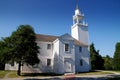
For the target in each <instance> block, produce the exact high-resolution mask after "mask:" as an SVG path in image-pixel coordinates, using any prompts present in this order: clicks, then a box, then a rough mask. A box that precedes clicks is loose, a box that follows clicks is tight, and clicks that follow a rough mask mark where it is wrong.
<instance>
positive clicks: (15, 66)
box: [5, 62, 18, 71]
mask: <svg viewBox="0 0 120 80" xmlns="http://www.w3.org/2000/svg"><path fill="white" fill-rule="evenodd" d="M5 70H15V71H17V70H18V64H17V63H16V62H15V63H14V65H13V66H12V65H11V64H5Z"/></svg>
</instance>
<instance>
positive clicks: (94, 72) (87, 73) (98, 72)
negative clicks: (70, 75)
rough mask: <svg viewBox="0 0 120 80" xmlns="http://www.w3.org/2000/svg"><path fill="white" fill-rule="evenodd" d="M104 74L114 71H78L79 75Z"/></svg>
mask: <svg viewBox="0 0 120 80" xmlns="http://www.w3.org/2000/svg"><path fill="white" fill-rule="evenodd" d="M103 74H113V73H112V72H104V71H91V72H83V73H78V74H77V75H103Z"/></svg>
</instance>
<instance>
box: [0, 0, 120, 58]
mask: <svg viewBox="0 0 120 80" xmlns="http://www.w3.org/2000/svg"><path fill="white" fill-rule="evenodd" d="M78 1H79V3H78V4H79V7H80V10H81V12H82V13H84V14H85V19H84V20H85V21H86V22H88V24H89V37H90V43H92V42H93V43H94V44H95V47H96V49H97V50H100V54H101V55H102V56H105V55H110V56H111V57H112V56H113V54H114V49H115V44H116V43H117V42H120V5H119V4H120V0H78ZM75 8H76V0H0V37H7V36H10V35H11V33H12V32H13V31H15V30H16V29H17V27H18V26H19V25H21V24H29V25H31V26H32V27H33V28H34V30H35V32H36V33H37V34H49V35H57V36H59V35H62V34H64V33H69V34H71V25H72V16H73V15H74V10H75Z"/></svg>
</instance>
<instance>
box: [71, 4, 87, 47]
mask: <svg viewBox="0 0 120 80" xmlns="http://www.w3.org/2000/svg"><path fill="white" fill-rule="evenodd" d="M83 18H84V14H82V13H81V11H80V9H79V7H78V5H76V9H75V14H74V15H73V26H72V28H71V29H72V37H74V38H75V39H77V40H79V41H81V42H83V43H85V44H87V45H88V25H87V23H85V21H84V20H83Z"/></svg>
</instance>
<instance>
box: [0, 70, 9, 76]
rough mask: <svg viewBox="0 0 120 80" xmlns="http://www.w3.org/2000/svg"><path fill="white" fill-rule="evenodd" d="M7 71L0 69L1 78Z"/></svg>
mask: <svg viewBox="0 0 120 80" xmlns="http://www.w3.org/2000/svg"><path fill="white" fill-rule="evenodd" d="M7 73H8V71H3V70H0V78H3V77H4V76H5V75H6V74H7Z"/></svg>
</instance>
